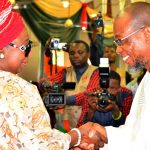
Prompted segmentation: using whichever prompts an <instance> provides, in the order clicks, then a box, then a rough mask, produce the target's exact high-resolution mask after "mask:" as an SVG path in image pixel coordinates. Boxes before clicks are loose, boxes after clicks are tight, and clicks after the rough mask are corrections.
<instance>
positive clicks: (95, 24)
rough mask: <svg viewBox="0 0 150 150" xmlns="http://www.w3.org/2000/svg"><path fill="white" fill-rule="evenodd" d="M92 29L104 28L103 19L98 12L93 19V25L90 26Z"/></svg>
mask: <svg viewBox="0 0 150 150" xmlns="http://www.w3.org/2000/svg"><path fill="white" fill-rule="evenodd" d="M91 26H92V28H100V27H104V22H103V18H102V15H101V12H98V14H97V17H96V18H95V19H94V21H93V23H92V24H91Z"/></svg>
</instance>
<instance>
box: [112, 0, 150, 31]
mask: <svg viewBox="0 0 150 150" xmlns="http://www.w3.org/2000/svg"><path fill="white" fill-rule="evenodd" d="M124 14H128V15H129V16H130V21H131V22H130V25H131V26H133V28H139V27H141V26H144V25H145V26H146V25H147V26H150V19H149V14H150V3H146V2H135V3H132V4H130V5H128V6H127V7H126V8H125V9H124V10H123V11H122V12H121V13H119V14H118V16H117V17H116V19H115V20H117V19H118V18H119V17H123V16H124Z"/></svg>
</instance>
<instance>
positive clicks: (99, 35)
mask: <svg viewBox="0 0 150 150" xmlns="http://www.w3.org/2000/svg"><path fill="white" fill-rule="evenodd" d="M91 27H92V31H93V33H92V35H91V36H90V39H91V45H90V53H91V55H90V61H91V64H92V65H94V66H99V63H100V61H99V59H100V58H101V57H103V38H104V37H103V36H104V35H103V32H104V31H103V30H104V24H103V19H102V15H101V12H99V13H98V14H97V16H95V17H93V18H92V19H91Z"/></svg>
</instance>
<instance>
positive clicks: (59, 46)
mask: <svg viewBox="0 0 150 150" xmlns="http://www.w3.org/2000/svg"><path fill="white" fill-rule="evenodd" d="M68 46H69V45H68V44H67V43H60V39H59V38H52V39H51V42H50V45H49V48H50V50H64V51H67V50H68Z"/></svg>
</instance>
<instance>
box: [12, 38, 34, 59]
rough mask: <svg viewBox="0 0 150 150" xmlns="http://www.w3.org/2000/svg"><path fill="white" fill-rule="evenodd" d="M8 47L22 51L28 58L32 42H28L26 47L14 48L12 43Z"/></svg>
mask: <svg viewBox="0 0 150 150" xmlns="http://www.w3.org/2000/svg"><path fill="white" fill-rule="evenodd" d="M9 45H10V46H12V47H14V48H19V49H20V50H21V51H23V52H24V53H25V57H28V55H29V53H30V51H31V48H32V41H30V40H29V42H28V44H27V45H21V46H19V47H18V46H16V45H15V44H13V43H9Z"/></svg>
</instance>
